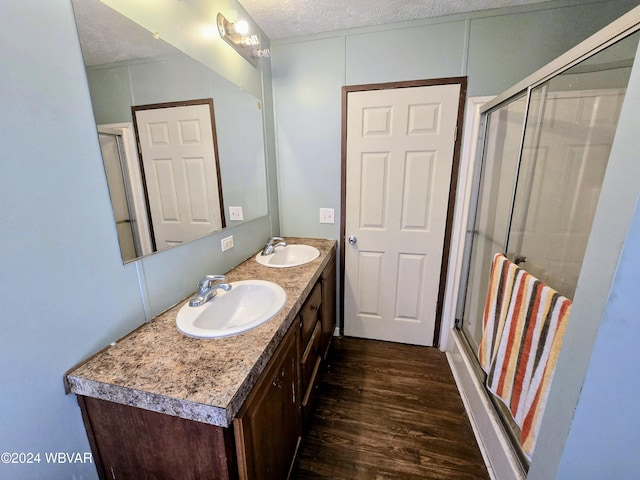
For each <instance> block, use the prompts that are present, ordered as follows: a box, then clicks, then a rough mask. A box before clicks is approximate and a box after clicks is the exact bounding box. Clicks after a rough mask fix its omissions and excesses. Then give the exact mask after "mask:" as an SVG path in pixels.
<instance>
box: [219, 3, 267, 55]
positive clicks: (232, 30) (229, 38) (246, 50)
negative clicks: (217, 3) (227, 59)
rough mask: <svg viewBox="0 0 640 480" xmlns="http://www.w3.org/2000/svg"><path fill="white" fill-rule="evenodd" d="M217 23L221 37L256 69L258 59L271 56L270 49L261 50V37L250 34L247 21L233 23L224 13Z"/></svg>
mask: <svg viewBox="0 0 640 480" xmlns="http://www.w3.org/2000/svg"><path fill="white" fill-rule="evenodd" d="M217 22H218V32H219V33H220V37H221V38H222V39H223V40H224V41H225V42H227V43H228V44H229V45H231V46H232V47H233V48H234V49H235V50H236V52H238V53H239V54H240V55H242V56H243V57H244V58H245V59H246V60H247V61H248V62H249V63H251V65H253V66H254V67H255V66H257V64H258V58H260V57H268V56H269V54H270V52H269V49H268V48H267V49H261V48H260V37H258V35H256V34H251V33H250V31H249V23H248V22H247V21H246V20H239V21H237V22H236V23H232V22H230V21H229V20H227V19H226V18H225V17H224V15H222V13H218V19H217Z"/></svg>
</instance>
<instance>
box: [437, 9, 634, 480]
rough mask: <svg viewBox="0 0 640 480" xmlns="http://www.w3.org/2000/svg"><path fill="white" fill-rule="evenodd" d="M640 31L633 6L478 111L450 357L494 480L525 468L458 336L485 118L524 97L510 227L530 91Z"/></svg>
mask: <svg viewBox="0 0 640 480" xmlns="http://www.w3.org/2000/svg"><path fill="white" fill-rule="evenodd" d="M639 30H640V7H637V8H635V9H634V10H632V11H631V12H629V13H628V14H626V15H624V16H622V17H620V18H619V19H618V20H616V21H614V22H613V23H611V24H610V25H608V26H607V27H605V28H604V29H602V30H600V31H599V32H597V33H596V34H594V35H592V36H591V37H589V38H588V39H587V40H585V41H584V42H582V43H580V44H578V45H577V46H576V47H574V48H572V49H571V50H569V51H567V52H566V53H565V54H563V55H561V56H560V57H558V58H557V59H556V60H554V61H552V62H551V63H549V64H547V65H546V66H544V67H542V68H541V69H539V70H538V71H536V72H534V73H533V74H531V75H530V76H528V77H527V78H525V79H524V80H522V81H521V82H519V83H517V84H516V85H514V86H513V87H511V88H509V89H508V90H506V91H505V92H503V93H502V94H500V95H498V96H496V97H495V98H494V99H493V100H491V101H489V102H487V103H486V104H485V105H483V106H482V107H481V108H480V115H481V118H480V131H479V135H478V139H479V141H478V147H477V150H476V154H475V158H474V167H473V174H472V177H471V180H470V181H471V188H470V190H471V196H470V204H469V212H470V214H469V217H468V220H467V225H466V231H465V232H464V233H461V234H460V241H461V242H463V244H464V247H463V254H462V261H461V263H460V265H459V266H458V268H459V274H460V277H459V278H460V282H459V289H458V294H457V298H454V299H451V302H454V303H455V319H454V325H453V330H452V335H451V339H450V343H449V349H448V352H449V358H450V363H451V367H452V370H453V373H454V376H455V377H456V382H457V383H458V387H459V389H460V392H461V394H462V397H463V401H464V402H465V407H466V408H467V411H468V413H469V416H470V418H471V420H472V424H473V426H474V430H475V432H476V437H477V438H478V442H479V444H480V447H481V450H482V452H483V455H484V457H485V459H486V460H487V463H488V464H489V465H490V466H491V468H492V470H493V471H494V473H495V476H496V478H514V479H524V478H525V477H526V466H525V465H524V464H523V462H522V455H521V453H520V452H519V451H518V449H517V447H516V446H515V445H514V444H513V441H512V438H511V437H512V435H511V434H510V432H508V431H507V429H506V428H505V426H504V425H503V423H502V420H501V419H500V418H499V415H498V413H497V412H496V410H495V406H493V405H492V402H491V399H490V397H489V395H488V393H487V392H486V389H485V387H484V384H483V382H482V381H481V379H482V375H483V372H482V370H481V369H480V366H479V364H478V361H477V357H476V355H475V352H473V351H472V348H471V346H470V344H469V343H468V341H467V339H466V338H465V335H464V333H463V332H462V313H463V309H464V304H465V301H466V296H467V289H468V280H469V270H470V261H471V255H472V246H473V244H472V242H471V241H470V239H471V238H472V236H473V230H474V228H475V223H476V212H477V207H478V202H479V194H480V187H481V178H482V172H483V170H484V165H483V158H484V153H485V150H486V133H487V124H488V121H487V119H488V115H489V114H490V113H491V112H493V111H495V110H497V109H498V108H500V107H502V106H504V105H506V104H507V103H508V102H510V101H511V100H513V99H515V98H517V97H518V96H521V95H523V94H525V95H526V97H527V98H526V101H527V104H526V105H527V106H526V112H525V120H524V121H523V125H522V134H521V136H520V149H519V155H518V159H517V168H516V177H515V178H514V186H513V192H512V198H511V200H512V201H511V205H510V209H511V212H510V213H511V215H510V216H509V222H511V218H512V214H513V208H514V200H515V193H516V188H517V175H518V172H519V170H520V165H521V162H522V148H523V145H524V141H525V135H524V133H525V131H526V124H527V119H528V117H527V116H526V113H528V111H529V105H530V100H531V92H532V90H533V89H535V88H537V87H539V86H540V85H542V84H544V83H545V82H547V81H548V80H550V79H551V78H553V77H556V76H557V75H560V74H561V73H563V72H565V71H566V70H568V69H570V68H571V67H573V66H575V65H577V64H578V63H580V62H582V61H584V60H585V59H586V58H588V57H591V56H592V55H595V54H597V53H599V52H600V51H602V50H604V49H606V48H608V47H609V46H611V45H612V44H614V43H616V42H618V41H620V40H622V39H623V38H625V37H627V36H629V35H632V34H633V33H635V32H637V31H639ZM639 48H640V47H639ZM508 236H509V228H507V230H506V236H505V240H504V249H505V250H506V247H507V244H508ZM452 273H453V272H452Z"/></svg>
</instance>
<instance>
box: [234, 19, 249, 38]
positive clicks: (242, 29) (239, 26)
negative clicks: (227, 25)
mask: <svg viewBox="0 0 640 480" xmlns="http://www.w3.org/2000/svg"><path fill="white" fill-rule="evenodd" d="M233 29H234V30H235V31H236V33H239V34H240V35H246V34H247V33H249V24H248V23H247V21H246V20H238V21H237V22H236V23H234V24H233Z"/></svg>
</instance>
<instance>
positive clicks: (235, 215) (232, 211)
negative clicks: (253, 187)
mask: <svg viewBox="0 0 640 480" xmlns="http://www.w3.org/2000/svg"><path fill="white" fill-rule="evenodd" d="M229 220H233V221H236V222H237V221H239V220H244V214H243V213H242V207H229Z"/></svg>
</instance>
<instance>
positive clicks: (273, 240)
mask: <svg viewBox="0 0 640 480" xmlns="http://www.w3.org/2000/svg"><path fill="white" fill-rule="evenodd" d="M273 242H284V238H282V237H271V238H270V239H269V241H268V242H267V245H271V244H272V243H273Z"/></svg>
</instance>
